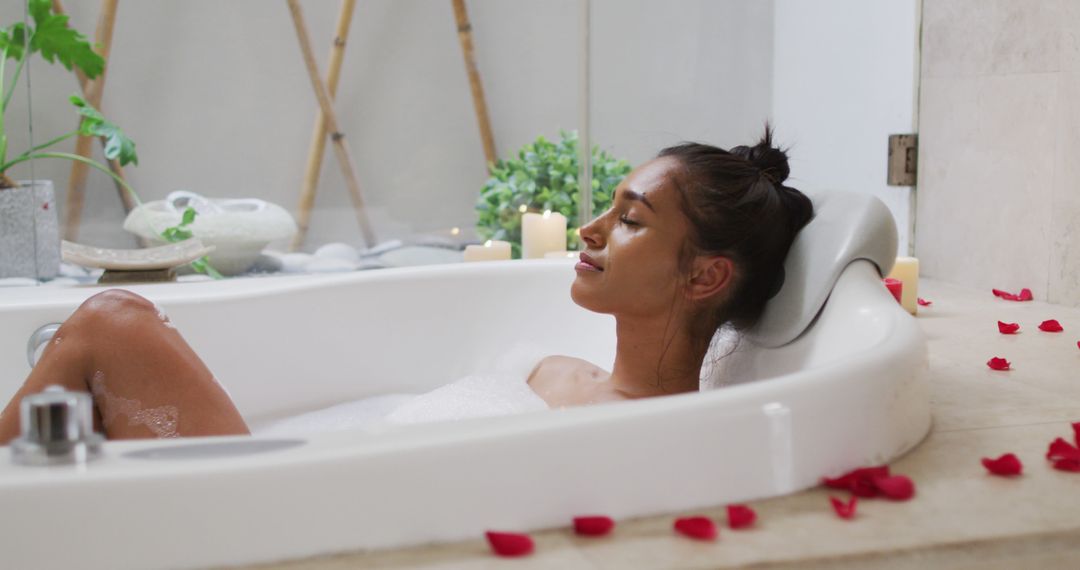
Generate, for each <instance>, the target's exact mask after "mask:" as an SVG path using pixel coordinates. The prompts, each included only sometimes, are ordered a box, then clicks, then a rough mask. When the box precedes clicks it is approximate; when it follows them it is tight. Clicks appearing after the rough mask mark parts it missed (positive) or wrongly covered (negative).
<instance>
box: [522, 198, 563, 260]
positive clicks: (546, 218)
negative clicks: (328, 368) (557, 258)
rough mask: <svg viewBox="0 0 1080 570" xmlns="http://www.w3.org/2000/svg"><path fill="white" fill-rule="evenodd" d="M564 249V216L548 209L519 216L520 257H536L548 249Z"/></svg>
mask: <svg viewBox="0 0 1080 570" xmlns="http://www.w3.org/2000/svg"><path fill="white" fill-rule="evenodd" d="M565 250H566V216H564V215H562V214H560V213H558V212H552V211H551V210H548V211H546V212H544V213H543V214H534V213H526V214H523V215H522V216H521V257H522V258H524V259H537V258H541V257H544V254H546V253H548V252H550V251H565Z"/></svg>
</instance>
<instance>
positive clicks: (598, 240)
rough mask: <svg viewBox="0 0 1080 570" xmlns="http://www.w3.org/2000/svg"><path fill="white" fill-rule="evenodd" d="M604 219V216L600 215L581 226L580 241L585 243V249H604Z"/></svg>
mask: <svg viewBox="0 0 1080 570" xmlns="http://www.w3.org/2000/svg"><path fill="white" fill-rule="evenodd" d="M606 217H607V216H606V215H601V216H600V217H598V218H595V219H594V220H593V221H591V222H589V223H587V224H585V225H584V226H581V231H580V235H581V241H583V242H585V245H586V246H587V249H603V248H604V219H605V218H606Z"/></svg>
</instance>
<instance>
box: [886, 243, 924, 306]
mask: <svg viewBox="0 0 1080 570" xmlns="http://www.w3.org/2000/svg"><path fill="white" fill-rule="evenodd" d="M888 277H891V278H893V279H899V280H900V281H902V282H903V283H904V289H903V295H902V296H901V297H900V304H901V305H903V306H904V309H906V310H907V312H909V313H911V314H913V315H914V314H915V313H917V312H918V311H919V303H918V299H919V260H918V259H916V258H914V257H897V258H896V265H894V266H893V268H892V271H890V272H889V275H888Z"/></svg>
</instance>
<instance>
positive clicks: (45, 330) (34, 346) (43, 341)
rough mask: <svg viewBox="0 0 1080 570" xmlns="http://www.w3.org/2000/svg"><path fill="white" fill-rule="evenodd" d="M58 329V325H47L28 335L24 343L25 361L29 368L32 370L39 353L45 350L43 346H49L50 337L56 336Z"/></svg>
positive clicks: (39, 356)
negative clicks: (28, 337) (28, 338)
mask: <svg viewBox="0 0 1080 570" xmlns="http://www.w3.org/2000/svg"><path fill="white" fill-rule="evenodd" d="M59 329H60V323H49V324H47V325H42V326H41V327H39V328H38V330H36V331H34V332H33V334H31V335H30V340H28V341H27V342H26V361H27V362H29V363H30V368H33V367H34V365H35V364H37V361H38V359H39V358H41V353H42V352H43V351H44V350H45V346H46V345H48V344H49V341H50V340H52V337H53V336H54V335H56V331H57V330H59Z"/></svg>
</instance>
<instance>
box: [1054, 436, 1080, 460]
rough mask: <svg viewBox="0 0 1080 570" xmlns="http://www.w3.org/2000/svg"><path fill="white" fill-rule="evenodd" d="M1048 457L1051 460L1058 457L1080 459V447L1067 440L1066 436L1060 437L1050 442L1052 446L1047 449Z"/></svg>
mask: <svg viewBox="0 0 1080 570" xmlns="http://www.w3.org/2000/svg"><path fill="white" fill-rule="evenodd" d="M1046 458H1047V459H1049V460H1051V461H1053V460H1056V459H1080V449H1077V448H1076V447H1075V446H1073V444H1071V443H1069V442H1067V441H1065V439H1064V438H1061V437H1059V438H1057V439H1055V440H1054V441H1051V442H1050V448H1049V449H1047V450H1046Z"/></svg>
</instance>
